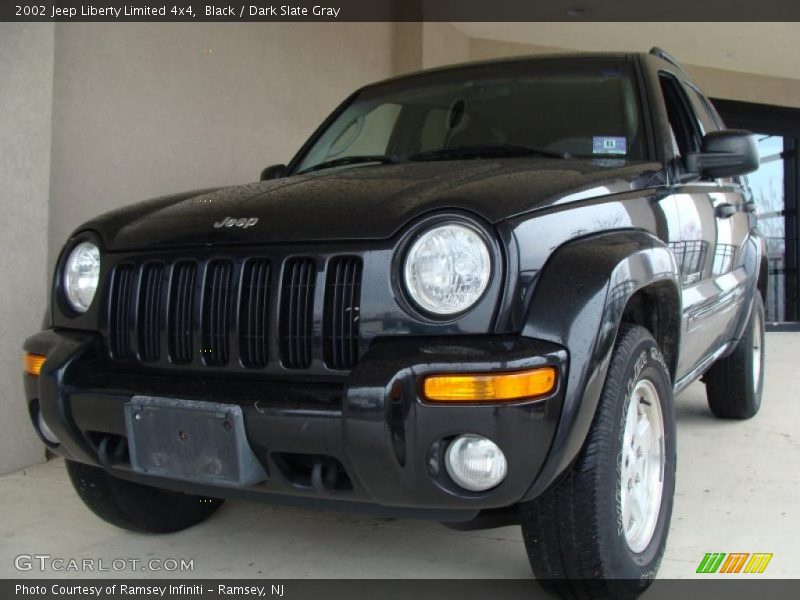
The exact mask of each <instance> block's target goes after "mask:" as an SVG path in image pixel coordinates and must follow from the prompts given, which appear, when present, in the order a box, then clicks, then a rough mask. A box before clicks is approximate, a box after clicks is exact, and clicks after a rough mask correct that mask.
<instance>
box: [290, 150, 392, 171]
mask: <svg viewBox="0 0 800 600" xmlns="http://www.w3.org/2000/svg"><path fill="white" fill-rule="evenodd" d="M401 162H403V161H402V160H401V159H400V158H398V157H397V156H391V155H388V154H373V155H365V156H342V157H341V158H334V159H331V160H326V161H323V162H321V163H317V164H316V165H313V166H310V167H308V168H307V169H303V170H302V171H298V172H297V174H298V175H302V174H303V173H310V172H311V171H319V170H320V169H332V168H333V167H343V166H345V165H357V164H359V163H380V164H382V165H388V164H393V165H394V164H399V163H401Z"/></svg>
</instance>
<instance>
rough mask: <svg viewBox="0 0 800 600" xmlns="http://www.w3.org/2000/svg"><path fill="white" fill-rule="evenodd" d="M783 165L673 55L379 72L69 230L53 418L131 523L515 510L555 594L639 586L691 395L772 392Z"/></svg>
mask: <svg viewBox="0 0 800 600" xmlns="http://www.w3.org/2000/svg"><path fill="white" fill-rule="evenodd" d="M757 166H758V156H757V151H756V147H755V142H754V140H753V137H752V136H751V134H750V133H749V132H747V131H742V130H732V129H726V128H725V126H724V124H723V123H722V121H721V119H720V117H719V115H718V114H717V112H716V111H715V109H714V107H713V106H712V105H711V103H710V102H709V101H708V99H707V98H706V97H705V96H704V95H703V93H702V92H701V91H700V90H699V89H698V88H697V87H696V86H695V84H694V83H693V82H692V80H691V79H690V77H689V76H688V75H687V73H686V72H685V71H684V70H683V68H682V67H681V66H680V65H679V64H678V63H677V62H676V61H675V59H674V58H672V57H671V56H670V55H669V54H667V53H666V52H664V51H663V50H660V49H657V48H654V49H653V50H652V51H651V52H650V53H641V54H622V53H619V54H611V53H607V54H606V53H602V54H570V55H553V56H545V57H536V58H529V57H526V58H518V59H505V60H501V61H490V62H481V63H471V64H466V65H459V66H453V67H446V68H441V69H434V70H429V71H423V72H420V73H415V74H411V75H407V76H402V77H398V78H395V79H391V80H387V81H383V82H380V83H375V84H372V85H368V86H366V87H364V88H362V89H360V90H358V91H356V92H355V93H353V94H352V95H351V96H350V97H349V98H347V99H346V100H345V101H344V102H343V103H342V104H341V105H340V106H339V107H338V108H336V110H335V111H334V112H333V113H332V114H331V115H330V117H328V118H327V119H326V120H325V121H324V122H323V123H322V125H320V127H319V128H318V129H317V130H316V132H315V133H314V134H313V135H312V136H311V138H310V139H309V140H308V141H307V142H306V143H305V144H304V145H303V147H302V148H301V149H300V150H299V152H298V153H297V155H296V156H295V157H294V158H292V159H291V160H290V161H289V162H288V164H286V165H274V166H271V167H267V168H265V169H264V170H263V172H262V173H261V180H260V181H259V182H257V183H251V184H247V185H241V186H236V187H226V188H221V189H205V190H196V191H191V192H186V193H181V194H176V195H171V196H164V197H161V198H156V199H153V200H149V201H146V202H142V203H140V204H135V205H131V206H128V207H125V208H122V209H120V210H116V211H113V212H110V213H108V214H105V215H103V216H99V217H97V218H95V219H93V220H91V221H89V222H87V223H85V224H84V225H82V226H81V227H79V228H78V229H77V230H76V231H75V232H74V233H73V234H72V236H71V237H70V239H69V240H67V242H66V245H65V246H64V248H63V250H62V252H61V255H60V257H59V259H58V262H57V265H56V271H55V275H54V278H53V285H52V290H51V298H50V305H49V308H48V311H47V314H46V316H45V319H44V323H43V326H42V331H41V332H39V333H37V334H35V335H33V336H32V337H30V338H28V340H26V342H25V345H24V350H25V355H24V356H25V371H26V373H25V375H24V378H25V391H26V396H27V403H28V407H29V409H30V415H31V419H32V422H33V426H34V427H35V429H36V431H37V432H38V434H39V436H40V437H41V439H42V440H43V442H44V443H45V444H47V446H48V447H49V448H50V449H51V450H52V451H53V452H54V453H56V454H59V455H61V456H63V457H64V458H65V459H66V466H67V471H68V473H69V476H70V479H71V481H72V484H73V485H74V487H75V490H76V491H77V493H78V495H79V496H80V497H81V499H82V500H83V501H84V502H85V503H86V504H87V506H88V507H89V508H90V509H91V510H92V511H94V512H95V513H96V514H97V515H98V516H99V517H100V518H102V519H105V520H106V521H108V522H110V523H113V524H114V525H117V526H119V527H123V528H126V529H129V530H132V531H140V532H171V531H176V530H180V529H183V528H186V527H189V526H191V525H194V524H196V523H199V522H200V521H202V520H203V519H205V518H207V517H208V516H209V515H211V514H212V513H213V512H214V511H215V510H216V509H217V508H218V507H219V506H220V504H221V503H222V502H223V499H225V498H231V499H246V500H256V501H264V502H272V503H276V504H283V505H292V506H301V507H307V508H319V509H323V510H342V511H355V512H360V513H364V514H373V515H383V516H393V517H409V518H424V519H433V520H437V521H441V522H443V523H446V524H449V525H450V526H453V527H457V528H480V527H491V526H498V525H507V524H509V523H518V524H519V525H521V527H522V533H523V538H524V542H525V548H526V550H527V553H528V556H529V558H530V563H531V566H532V568H533V572H534V574H535V576H536V578H537V579H539V580H540V581H541V582H542V584H543V585H545V586H547V587H548V588H549V589H551V590H554V591H556V592H557V593H561V594H563V595H575V594H578V595H580V594H586V593H589V592H591V593H592V594H594V595H607V596H613V597H624V596H635V595H637V594H639V593H641V592H642V591H643V590H644V589H646V588H647V586H648V585H650V582H651V580H652V579H653V578H654V577H655V575H656V573H657V570H658V567H659V564H660V561H661V557H662V555H663V553H664V547H665V544H666V540H667V533H668V530H669V524H670V518H671V514H672V505H673V495H674V490H675V464H676V445H675V435H676V434H675V414H674V407H673V398H674V396H675V394H677V393H679V392H680V391H681V390H683V389H684V388H685V387H686V386H687V385H689V384H690V383H692V382H694V381H696V380H698V379H699V378H702V380H703V381H704V382H705V386H706V390H707V395H708V404H709V407H710V409H711V411H712V412H713V413H714V414H715V415H716V416H718V417H721V418H728V419H747V418H750V417H752V416H753V415H754V414H756V412H758V410H759V407H760V402H761V396H762V388H763V381H764V309H763V304H762V302H763V296H764V293H765V281H766V262H765V250H764V242H763V239H762V237H761V236H760V235H759V233H758V231H757V228H756V214H755V204H754V203H753V200H752V197H751V193H750V191H749V188H748V183H747V179H746V178H745V177H744V175H745V174H747V173H749V172H751V171H754V170H755V169H756V168H757Z"/></svg>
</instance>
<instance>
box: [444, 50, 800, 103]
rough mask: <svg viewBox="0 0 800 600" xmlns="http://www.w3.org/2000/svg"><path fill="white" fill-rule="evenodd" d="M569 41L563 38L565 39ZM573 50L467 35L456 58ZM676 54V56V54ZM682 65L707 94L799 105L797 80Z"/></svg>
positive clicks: (488, 57) (465, 58)
mask: <svg viewBox="0 0 800 600" xmlns="http://www.w3.org/2000/svg"><path fill="white" fill-rule="evenodd" d="M548 39H549V38H548ZM569 41H570V40H565V42H569ZM645 46H646V44H645ZM645 46H642V47H641V48H639V50H643V51H647V50H648V48H646V47H645ZM597 47H599V46H596V48H597ZM573 50H575V48H574V47H570V46H562V47H555V46H540V45H534V44H523V43H519V42H512V41H503V40H493V39H483V38H469V50H468V52H467V54H466V56H465V57H464V58H462V59H460V60H486V59H490V58H500V57H503V56H521V55H525V54H549V53H553V52H565V51H573ZM678 57H679V58H680V55H678ZM454 62H458V61H454ZM684 65H685V67H686V70H687V71H689V73H690V74H691V76H692V78H693V79H694V80H695V81H696V82H697V85H698V86H700V88H701V89H702V90H703V91H704V92H705V93H706V94H707V95H709V96H711V97H714V98H724V99H727V100H741V101H743V102H757V103H762V104H774V105H777V106H790V107H794V108H800V79H792V78H788V77H778V76H775V75H761V74H756V73H744V72H740V71H731V70H728V69H720V68H717V67H709V66H697V65H692V64H690V63H688V62H686V63H684ZM798 76H800V73H798Z"/></svg>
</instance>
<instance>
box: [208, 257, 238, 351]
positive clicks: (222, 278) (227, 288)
mask: <svg viewBox="0 0 800 600" xmlns="http://www.w3.org/2000/svg"><path fill="white" fill-rule="evenodd" d="M232 274H233V265H232V264H231V262H230V261H222V260H215V261H211V262H210V263H208V268H207V269H206V281H205V285H204V288H203V322H202V332H203V348H202V353H203V360H204V361H205V363H206V364H207V365H210V366H215V367H217V366H223V365H226V364H228V356H229V354H230V348H229V343H228V330H229V327H230V304H231V300H230V298H231V279H232Z"/></svg>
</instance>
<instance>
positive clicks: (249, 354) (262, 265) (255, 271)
mask: <svg viewBox="0 0 800 600" xmlns="http://www.w3.org/2000/svg"><path fill="white" fill-rule="evenodd" d="M270 276H271V267H270V264H269V261H267V260H266V259H256V260H251V261H248V262H247V263H246V265H245V268H244V273H243V275H242V277H243V279H242V297H241V305H240V307H239V318H240V322H239V350H240V353H241V359H242V364H243V365H244V366H245V367H247V368H261V367H265V366H266V365H267V360H268V356H269V354H268V350H267V348H268V344H269V331H268V323H269V299H270Z"/></svg>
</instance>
